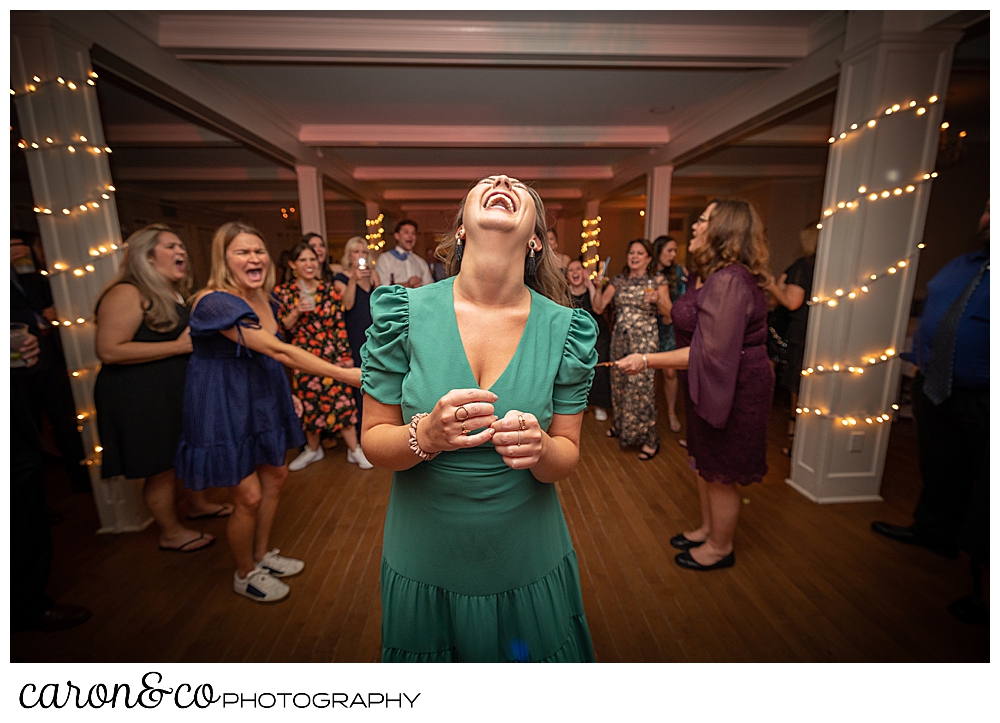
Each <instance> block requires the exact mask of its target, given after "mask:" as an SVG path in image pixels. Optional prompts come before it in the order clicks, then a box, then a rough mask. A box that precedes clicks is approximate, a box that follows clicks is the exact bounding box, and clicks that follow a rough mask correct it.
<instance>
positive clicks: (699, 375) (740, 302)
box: [688, 270, 753, 429]
mask: <svg viewBox="0 0 1000 723" xmlns="http://www.w3.org/2000/svg"><path fill="white" fill-rule="evenodd" d="M752 310H753V295H752V289H751V288H750V287H749V286H748V282H747V280H746V279H745V278H743V276H742V275H740V274H739V273H738V272H737V271H729V270H722V271H717V272H715V273H714V274H712V275H710V276H709V277H708V280H707V281H706V282H705V286H704V287H702V290H701V293H700V294H699V295H698V325H697V327H696V328H695V331H694V337H692V339H691V355H690V358H689V360H688V389H689V391H690V393H691V401H692V402H694V406H695V411H696V412H697V413H698V416H699V417H701V418H702V419H704V420H705V421H706V422H708V423H709V424H711V425H712V426H713V427H715V428H716V429H722V428H723V427H725V426H726V422H727V421H728V420H729V412H730V411H731V410H732V407H733V398H734V396H735V395H736V377H737V375H738V374H739V371H740V357H741V354H740V352H741V350H742V349H743V340H744V337H745V336H746V330H747V324H748V322H749V320H750V315H751V313H752Z"/></svg>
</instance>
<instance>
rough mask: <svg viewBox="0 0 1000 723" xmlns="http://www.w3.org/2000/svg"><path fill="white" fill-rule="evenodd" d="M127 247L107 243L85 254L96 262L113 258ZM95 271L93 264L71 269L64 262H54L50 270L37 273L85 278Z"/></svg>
mask: <svg viewBox="0 0 1000 723" xmlns="http://www.w3.org/2000/svg"><path fill="white" fill-rule="evenodd" d="M127 245H128V244H122V246H119V245H118V244H116V243H109V244H106V245H105V244H101V245H100V246H97V247H96V248H92V249H89V250H88V251H87V253H88V254H89V255H90V256H92V257H93V258H94V260H95V261H96V260H99V259H103V258H107V257H109V256H113V255H114V254H115V253H117V252H118V251H119V250H121V249H122V248H123V247H124V246H127ZM96 270H97V269H96V268H95V267H94V265H93V264H86V265H84V266H78V267H76V268H73V267H71V266H70V265H69V264H67V263H66V262H65V261H56V262H55V263H54V264H52V269H51V270H46V269H42V270H41V271H40V272H39V273H40V274H41V275H42V276H58V275H59V274H73V276H85V275H86V274H90V273H93V272H94V271H96Z"/></svg>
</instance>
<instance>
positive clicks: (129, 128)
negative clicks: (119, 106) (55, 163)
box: [104, 123, 240, 147]
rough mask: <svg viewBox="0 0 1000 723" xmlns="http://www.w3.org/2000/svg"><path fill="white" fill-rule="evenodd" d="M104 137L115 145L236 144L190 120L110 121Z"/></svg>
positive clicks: (230, 145) (105, 128)
mask: <svg viewBox="0 0 1000 723" xmlns="http://www.w3.org/2000/svg"><path fill="white" fill-rule="evenodd" d="M104 138H105V140H107V142H108V143H109V144H110V145H113V146H114V145H117V146H152V147H156V146H159V147H163V146H193V147H198V146H216V147H218V146H223V147H225V146H229V147H232V146H239V145H240V144H239V143H237V142H236V141H234V140H233V139H232V138H230V137H228V136H224V135H222V134H221V133H216V132H215V131H211V130H209V129H207V128H202V127H201V126H197V125H195V124H194V123H112V124H107V125H105V126H104Z"/></svg>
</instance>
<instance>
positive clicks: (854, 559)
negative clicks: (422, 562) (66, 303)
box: [11, 409, 989, 663]
mask: <svg viewBox="0 0 1000 723" xmlns="http://www.w3.org/2000/svg"><path fill="white" fill-rule="evenodd" d="M786 413H787V412H786V410H785V409H780V410H779V409H776V410H775V411H774V413H773V415H772V424H771V449H770V453H769V465H770V468H771V471H770V474H769V475H768V477H767V479H766V480H765V482H764V483H763V484H760V485H754V486H753V487H751V488H750V489H749V490H747V491H746V492H745V499H744V502H745V504H744V507H743V508H742V515H741V519H740V523H739V528H738V531H737V538H736V551H737V552H736V557H737V562H736V566H735V567H734V568H731V569H729V570H722V571H718V572H712V573H707V574H701V573H696V572H690V571H686V570H682V569H680V568H678V567H677V566H676V565H675V564H674V561H673V556H674V554H675V553H676V551H675V550H674V549H673V548H671V547H670V545H669V543H668V540H669V539H670V537H671V536H672V535H675V534H676V533H678V532H680V531H681V530H683V529H686V528H690V527H692V526H694V525H695V524H696V523H697V520H698V494H697V489H696V485H695V477H694V473H693V472H692V471H691V470H690V468H689V467H688V466H687V461H686V455H685V453H684V450H682V449H681V448H680V447H679V446H678V444H677V441H676V439H677V435H674V434H671V433H670V432H669V430H668V428H667V425H666V418H665V413H664V412H662V411H661V433H662V434H663V446H662V451H661V452H660V454H659V455H658V456H657V457H656V458H655V459H654V460H652V461H650V462H640V461H639V460H638V459H637V458H636V455H635V453H634V452H625V451H621V450H620V449H619V448H618V445H617V443H616V442H615V440H611V439H607V438H605V436H604V430H605V429H606V428H607V426H608V424H607V423H599V422H597V421H595V420H594V418H593V416H592V415H587V417H586V418H585V421H584V434H583V444H582V448H583V450H582V460H581V463H580V465H579V466H578V468H577V471H576V472H575V473H574V475H573V476H572V477H571V478H570V479H568V480H565V481H563V482H561V483H559V494H560V496H561V498H562V504H563V508H564V510H565V512H566V518H567V521H568V522H569V528H570V531H571V533H572V535H573V540H574V543H575V545H576V550H577V554H578V555H579V559H580V572H581V578H582V585H583V598H584V603H585V607H586V611H587V617H588V620H589V622H590V630H591V634H592V636H593V641H594V648H595V651H596V654H597V657H598V659H599V660H600V661H602V662H618V661H628V662H647V661H650V662H651V661H658V662H683V661H714V662H723V661H733V662H749V661H761V662H764V661H768V662H770V661H784V662H793V661H794V662H800V661H801V662H827V661H841V662H861V661H867V662H904V661H907V662H909V661H928V662H930V661H935V662H959V661H968V662H972V661H984V662H985V661H989V635H988V629H987V628H982V627H972V626H968V625H965V624H963V623H961V622H959V621H958V620H956V619H954V618H953V617H951V616H950V615H949V614H948V613H947V611H946V610H945V608H946V606H947V605H948V603H950V602H951V601H952V600H954V599H955V598H957V597H960V596H962V595H964V594H966V593H967V592H968V591H969V590H970V589H971V587H970V576H969V571H968V558H967V557H965V556H964V555H963V557H962V558H961V559H959V560H947V559H944V558H941V557H938V556H936V555H933V554H931V553H930V552H928V551H926V550H924V549H922V548H917V547H908V546H905V545H901V544H897V543H894V542H891V541H889V540H885V539H883V538H880V537H878V536H877V535H875V534H873V533H872V532H871V531H870V529H869V524H870V523H871V521H872V520H876V519H882V520H886V521H890V522H896V523H902V524H908V523H909V522H910V518H909V513H910V511H911V510H912V509H913V505H914V502H915V500H916V496H917V494H918V492H919V484H920V483H919V474H918V471H917V466H916V441H915V434H914V428H913V422H912V421H908V420H901V421H898V422H896V423H895V424H894V426H893V431H892V438H891V443H890V450H889V459H888V463H887V465H886V477H885V481H884V483H883V496H884V497H885V501H884V502H881V503H864V504H843V505H816V504H813V503H812V502H810V501H808V500H807V499H805V498H804V497H802V496H801V495H799V494H798V493H797V492H795V491H794V490H792V488H790V487H789V486H787V485H786V484H785V482H784V480H785V477H786V475H787V472H788V468H789V460H788V459H786V458H785V457H783V456H782V455H781V454H780V452H779V448H780V445H781V444H782V443H783V440H784V420H785V419H786V416H785V415H786ZM50 472H51V474H50V480H49V485H50V487H49V491H50V495H49V497H50V504H51V506H52V507H53V508H54V509H55V510H56V511H58V512H59V513H61V515H62V516H63V517H64V521H62V522H60V523H58V524H55V525H54V526H53V527H52V533H53V537H54V543H55V561H54V566H53V571H52V582H51V585H50V592H51V594H52V595H53V597H55V599H56V600H58V601H60V602H66V603H75V604H80V605H86V606H88V607H89V608H91V609H92V610H93V613H94V615H93V618H92V619H91V620H90V621H89V622H87V623H86V624H84V625H82V626H80V627H78V628H75V629H71V630H67V631H64V632H60V633H38V632H25V633H18V634H15V635H12V636H11V658H12V660H15V661H25V662H36V661H37V662H48V661H51V662H76V663H84V662H139V661H143V662H161V661H162V662H311V661H316V662H348V661H364V662H370V661H377V660H378V659H379V656H380V631H379V627H380V614H381V612H380V606H379V594H378V576H379V561H380V557H381V543H382V523H383V520H384V518H385V509H386V503H387V501H388V497H389V474H388V473H386V472H383V471H379V470H372V471H370V472H362V471H361V470H359V469H358V468H357V467H356V466H354V465H351V464H348V463H347V461H346V459H345V451H344V445H343V443H342V442H341V443H340V445H339V447H338V448H337V449H334V450H331V451H328V452H327V454H326V458H325V459H323V461H321V462H318V463H316V464H313V465H311V466H310V467H307V468H306V469H305V470H303V471H301V472H297V473H292V474H291V475H290V476H289V480H288V484H287V487H286V492H285V494H284V497H283V499H282V503H281V507H280V509H279V512H278V520H277V524H276V528H275V531H274V535H273V537H272V544H273V545H274V546H277V547H280V548H281V551H282V553H285V554H288V555H292V556H295V557H299V558H302V559H304V560H305V561H306V569H305V572H304V573H303V574H301V575H299V576H298V577H296V578H292V579H291V580H289V583H290V584H291V588H292V592H291V594H290V596H289V597H288V598H287V599H286V600H284V601H282V602H280V603H277V604H273V605H260V604H255V603H253V602H251V601H249V600H246V599H244V598H241V597H237V596H236V595H234V594H233V592H232V581H231V578H232V569H233V568H232V562H231V559H230V556H229V551H228V548H227V545H226V542H225V521H224V520H211V521H209V522H208V523H207V524H204V521H202V523H201V526H202V527H203V528H204V529H207V530H209V531H211V532H213V533H214V534H215V535H216V536H217V537H218V538H219V540H218V542H217V543H216V544H215V545H214V546H213V547H212V548H210V549H208V550H205V551H201V552H196V553H192V554H177V553H167V552H160V551H158V550H157V545H156V542H157V532H156V530H155V529H154V528H153V527H150V528H149V529H147V530H146V531H144V532H141V533H134V534H124V535H117V536H116V535H95V534H94V530H95V529H96V528H97V526H98V525H97V519H96V512H95V510H94V506H93V501H92V499H91V498H90V496H89V495H70V494H69V493H68V484H67V483H65V481H64V480H62V479H61V478H59V477H58V474H59V472H58V469H57V467H56V466H54V465H53V466H51V468H50ZM219 499H220V500H223V499H224V495H223V496H221V497H219ZM195 524H196V525H197V524H199V523H195ZM13 584H17V581H16V580H15V581H13Z"/></svg>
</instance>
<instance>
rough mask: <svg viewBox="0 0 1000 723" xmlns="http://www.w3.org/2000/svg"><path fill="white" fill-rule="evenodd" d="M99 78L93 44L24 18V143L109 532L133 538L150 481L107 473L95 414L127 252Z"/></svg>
mask: <svg viewBox="0 0 1000 723" xmlns="http://www.w3.org/2000/svg"><path fill="white" fill-rule="evenodd" d="M97 82H98V81H97V74H96V73H94V72H93V69H92V66H91V64H90V52H89V43H87V42H86V41H85V40H83V39H81V38H78V37H76V36H75V35H73V34H72V32H71V31H70V30H67V29H65V28H61V27H56V26H52V25H50V21H49V20H48V19H47V18H46V17H45V16H44V15H42V14H40V13H23V14H22V13H17V14H16V15H15V16H14V17H12V23H11V88H12V89H13V90H14V93H15V96H14V98H15V103H16V105H17V115H18V118H19V120H20V124H21V132H22V133H23V134H24V138H23V140H22V143H21V144H20V145H22V146H23V150H22V151H21V152H23V153H25V154H26V158H27V164H28V175H29V178H30V181H31V190H32V195H33V196H34V202H35V212H36V214H37V216H38V226H39V230H40V232H41V237H42V246H43V248H44V249H45V256H46V259H47V262H48V264H49V267H48V269H47V270H46V273H47V274H48V277H49V281H50V283H51V287H52V297H53V299H54V301H55V307H56V312H57V314H58V319H59V321H58V322H55V323H56V324H57V325H58V326H59V334H60V337H61V339H62V342H63V348H64V350H65V354H66V363H67V366H68V367H69V370H70V374H71V379H70V383H71V386H72V389H73V397H74V400H75V402H76V409H77V416H78V419H79V420H80V426H82V428H83V430H82V434H83V445H84V450H85V451H87V453H88V459H87V460H86V461H87V464H88V466H89V471H90V479H91V484H92V486H93V489H94V500H95V502H96V504H97V511H98V516H99V518H100V523H101V527H100V529H99V530H98V531H99V532H126V531H132V530H139V529H143V528H144V527H146V526H147V525H148V524H149V523H150V522H151V521H152V517H151V516H150V514H149V511H148V510H147V509H146V506H145V505H144V504H143V502H142V494H141V481H140V480H125V479H123V478H114V479H111V480H101V479H100V476H99V462H100V451H101V446H100V440H99V439H98V436H97V424H96V420H95V414H94V398H93V389H94V380H95V378H96V376H97V372H98V370H99V368H100V362H99V361H98V359H97V355H96V352H95V349H94V325H93V308H94V301H95V299H96V297H97V294H98V292H99V291H100V290H101V289H102V288H103V287H104V285H105V284H106V283H107V282H108V281H110V280H111V278H112V277H113V276H114V274H115V271H116V270H117V268H118V264H119V257H120V254H121V245H122V240H121V229H120V228H119V226H118V213H117V211H116V209H115V200H114V190H115V189H114V185H113V184H112V180H111V171H110V168H109V166H108V159H107V154H108V153H110V152H111V150H110V149H108V148H107V147H106V146H105V144H104V131H103V126H102V125H101V117H100V112H99V110H98V105H97V92H96V89H95V88H96V83H97Z"/></svg>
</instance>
